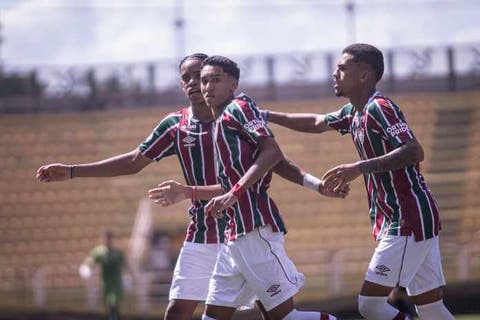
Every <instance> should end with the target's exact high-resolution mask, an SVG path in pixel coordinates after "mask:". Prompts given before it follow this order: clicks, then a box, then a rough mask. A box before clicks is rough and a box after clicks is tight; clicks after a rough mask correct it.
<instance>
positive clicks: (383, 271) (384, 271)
mask: <svg viewBox="0 0 480 320" xmlns="http://www.w3.org/2000/svg"><path fill="white" fill-rule="evenodd" d="M375 269H376V271H375V274H378V275H380V276H384V277H388V274H387V272H389V271H390V268H389V267H387V266H385V265H383V264H381V265H379V266H376V267H375Z"/></svg>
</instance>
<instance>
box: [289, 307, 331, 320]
mask: <svg viewBox="0 0 480 320" xmlns="http://www.w3.org/2000/svg"><path fill="white" fill-rule="evenodd" d="M282 320H337V318H335V317H334V316H332V315H331V314H328V313H325V312H316V311H298V310H296V309H293V310H292V311H291V312H290V313H289V314H287V315H286V316H285V317H283V319H282Z"/></svg>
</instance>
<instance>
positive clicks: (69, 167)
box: [37, 149, 153, 182]
mask: <svg viewBox="0 0 480 320" xmlns="http://www.w3.org/2000/svg"><path fill="white" fill-rule="evenodd" d="M152 161H153V160H151V159H149V158H147V157H145V156H144V155H142V154H141V153H140V151H139V150H138V149H135V150H133V151H130V152H128V153H124V154H121V155H118V156H115V157H111V158H108V159H105V160H101V161H97V162H91V163H83V164H63V163H53V164H47V165H44V166H41V167H40V168H39V169H38V170H37V180H38V181H41V182H52V181H63V180H68V179H72V178H77V177H115V176H121V175H128V174H134V173H137V172H139V171H140V170H142V169H143V168H144V167H146V166H147V165H148V164H150V163H151V162H152Z"/></svg>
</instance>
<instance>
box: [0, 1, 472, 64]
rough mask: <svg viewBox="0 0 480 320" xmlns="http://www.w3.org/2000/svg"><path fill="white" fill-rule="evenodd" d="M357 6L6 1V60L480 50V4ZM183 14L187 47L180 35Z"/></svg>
mask: <svg viewBox="0 0 480 320" xmlns="http://www.w3.org/2000/svg"><path fill="white" fill-rule="evenodd" d="M351 1H353V2H354V7H355V13H354V19H352V18H351V15H347V13H346V10H345V3H346V2H347V0H289V1H287V0H202V1H199V0H16V1H14V0H0V21H1V31H0V33H1V37H2V39H3V41H2V46H1V48H0V59H1V61H2V63H3V64H4V65H7V66H32V65H42V66H45V65H75V64H90V63H116V62H135V61H137V62H138V61H152V60H159V59H177V58H178V57H179V56H181V55H184V54H188V53H192V52H205V53H207V54H222V55H227V56H245V55H255V54H271V53H273V54H275V53H295V52H316V51H323V50H340V49H341V48H343V47H344V46H345V45H346V44H347V43H349V42H352V41H354V42H367V43H372V44H374V45H376V46H378V47H380V48H390V47H399V46H412V45H413V46H415V45H420V46H422V45H445V44H462V43H479V42H480V19H478V15H479V13H480V1H477V0H456V1H455V0H437V1H434V0H351ZM180 4H181V6H180ZM180 7H181V8H182V10H179V8H180ZM179 11H182V12H183V17H184V21H185V24H184V39H185V41H184V42H183V45H180V44H179V43H181V41H180V42H179V41H178V39H181V37H180V36H179V35H178V33H176V31H175V29H174V27H173V26H174V20H175V16H176V13H178V12H179ZM353 29H354V30H355V33H354V34H355V35H353V32H351V30H353ZM182 46H183V47H184V49H182Z"/></svg>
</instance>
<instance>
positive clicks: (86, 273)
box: [78, 263, 92, 279]
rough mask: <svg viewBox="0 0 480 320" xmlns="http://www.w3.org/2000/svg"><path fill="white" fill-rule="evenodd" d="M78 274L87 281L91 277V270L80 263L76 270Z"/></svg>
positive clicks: (86, 265)
mask: <svg viewBox="0 0 480 320" xmlns="http://www.w3.org/2000/svg"><path fill="white" fill-rule="evenodd" d="M78 274H79V275H80V277H82V278H83V279H88V278H90V277H91V276H92V268H90V266H89V265H88V264H85V263H82V264H81V265H80V267H79V268H78Z"/></svg>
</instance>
